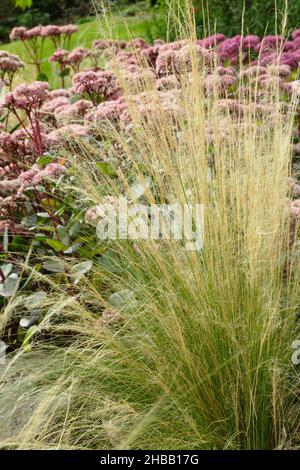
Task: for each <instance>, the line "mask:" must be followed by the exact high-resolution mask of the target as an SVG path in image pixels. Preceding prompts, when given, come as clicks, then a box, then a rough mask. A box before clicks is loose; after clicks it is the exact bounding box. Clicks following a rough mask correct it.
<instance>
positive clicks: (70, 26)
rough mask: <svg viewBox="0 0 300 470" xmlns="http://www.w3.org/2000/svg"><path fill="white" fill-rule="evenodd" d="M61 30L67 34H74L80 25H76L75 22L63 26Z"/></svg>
mask: <svg viewBox="0 0 300 470" xmlns="http://www.w3.org/2000/svg"><path fill="white" fill-rule="evenodd" d="M60 31H61V33H62V34H65V35H66V36H71V35H72V34H74V33H76V32H77V31H78V26H76V25H75V24H67V25H65V26H61V27H60Z"/></svg>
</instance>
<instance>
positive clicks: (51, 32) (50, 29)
mask: <svg viewBox="0 0 300 470" xmlns="http://www.w3.org/2000/svg"><path fill="white" fill-rule="evenodd" d="M60 34H61V28H60V27H59V26H57V25H54V24H49V25H47V26H44V27H43V28H42V31H41V36H42V37H48V36H59V35H60Z"/></svg>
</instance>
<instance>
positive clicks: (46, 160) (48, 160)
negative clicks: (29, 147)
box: [36, 155, 53, 168]
mask: <svg viewBox="0 0 300 470" xmlns="http://www.w3.org/2000/svg"><path fill="white" fill-rule="evenodd" d="M52 162H53V157H51V156H50V155H43V156H42V157H40V158H38V159H37V161H36V163H37V164H38V166H41V167H42V168H44V167H45V166H46V165H48V164H49V163H52Z"/></svg>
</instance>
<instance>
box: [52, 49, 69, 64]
mask: <svg viewBox="0 0 300 470" xmlns="http://www.w3.org/2000/svg"><path fill="white" fill-rule="evenodd" d="M68 55H69V51H68V50H67V49H62V48H61V47H59V48H58V49H57V50H56V51H55V52H54V54H52V55H51V56H50V57H49V62H59V63H60V64H65V63H67V62H68Z"/></svg>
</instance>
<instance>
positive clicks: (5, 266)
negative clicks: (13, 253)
mask: <svg viewBox="0 0 300 470" xmlns="http://www.w3.org/2000/svg"><path fill="white" fill-rule="evenodd" d="M12 267H13V265H12V264H11V263H5V264H1V266H0V269H1V271H2V274H3V275H4V277H7V276H8V275H9V274H10V272H11V270H12Z"/></svg>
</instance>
